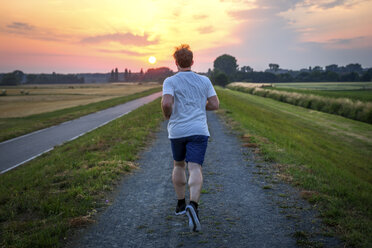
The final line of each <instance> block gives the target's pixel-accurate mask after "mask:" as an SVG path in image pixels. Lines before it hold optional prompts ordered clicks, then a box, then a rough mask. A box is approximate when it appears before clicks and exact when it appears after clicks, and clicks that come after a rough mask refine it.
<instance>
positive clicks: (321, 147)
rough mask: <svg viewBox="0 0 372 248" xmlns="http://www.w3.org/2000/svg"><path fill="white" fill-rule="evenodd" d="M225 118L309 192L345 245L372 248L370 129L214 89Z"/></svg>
mask: <svg viewBox="0 0 372 248" xmlns="http://www.w3.org/2000/svg"><path fill="white" fill-rule="evenodd" d="M216 89H217V93H218V96H219V98H220V101H221V105H220V106H221V108H222V109H224V110H225V111H224V112H225V114H224V115H226V116H227V117H228V119H231V120H232V121H233V123H235V124H233V126H234V127H235V128H236V129H237V130H239V131H240V132H241V133H242V134H244V136H245V137H248V136H251V137H252V138H253V139H254V140H255V142H257V143H258V145H259V149H260V152H261V154H262V156H263V158H264V159H265V160H267V161H273V162H276V165H277V166H278V167H279V168H281V171H282V172H281V173H282V175H280V176H282V178H284V179H287V180H290V181H291V182H292V183H293V184H294V185H296V186H298V187H300V188H302V189H304V190H306V191H308V192H312V193H311V194H306V196H307V197H306V199H307V200H308V201H309V202H310V203H312V204H314V205H316V206H317V207H318V209H319V211H320V214H321V216H322V218H323V220H324V222H325V223H326V224H328V225H329V226H332V227H333V228H332V229H333V230H334V232H335V234H337V235H338V236H340V237H342V239H343V240H344V241H345V242H346V244H347V245H348V246H351V247H353V246H356V247H371V246H372V236H371V235H370V234H371V233H372V221H371V220H372V211H371V206H372V185H371V182H372V173H371V172H372V152H371V151H372V125H370V124H367V123H363V122H358V121H354V120H351V119H347V118H343V117H341V116H337V115H330V114H326V113H322V112H318V111H313V110H309V109H305V108H300V107H296V106H293V105H290V104H286V103H282V102H278V101H275V100H272V99H269V98H263V97H259V96H254V95H250V94H246V93H241V92H237V91H231V90H229V89H221V88H218V87H216Z"/></svg>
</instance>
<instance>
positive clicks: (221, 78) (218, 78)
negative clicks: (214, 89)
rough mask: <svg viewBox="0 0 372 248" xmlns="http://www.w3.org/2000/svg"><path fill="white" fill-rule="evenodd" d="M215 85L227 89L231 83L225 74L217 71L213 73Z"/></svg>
mask: <svg viewBox="0 0 372 248" xmlns="http://www.w3.org/2000/svg"><path fill="white" fill-rule="evenodd" d="M212 81H213V82H214V84H216V85H219V86H222V87H225V86H226V85H227V84H228V83H229V79H228V78H227V75H226V74H225V73H224V72H221V71H216V72H215V73H213V80H212Z"/></svg>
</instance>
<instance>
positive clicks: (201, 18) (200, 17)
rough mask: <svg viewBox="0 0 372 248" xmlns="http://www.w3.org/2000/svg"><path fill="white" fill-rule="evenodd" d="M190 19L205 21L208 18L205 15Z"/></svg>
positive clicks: (194, 16)
mask: <svg viewBox="0 0 372 248" xmlns="http://www.w3.org/2000/svg"><path fill="white" fill-rule="evenodd" d="M192 17H193V18H194V19H195V20H203V19H206V18H207V17H208V16H207V15H193V16H192Z"/></svg>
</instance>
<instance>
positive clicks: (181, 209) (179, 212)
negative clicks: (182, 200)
mask: <svg viewBox="0 0 372 248" xmlns="http://www.w3.org/2000/svg"><path fill="white" fill-rule="evenodd" d="M185 213H186V204H182V205H179V204H177V207H176V211H175V214H176V215H182V214H185Z"/></svg>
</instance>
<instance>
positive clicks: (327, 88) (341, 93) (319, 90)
mask: <svg viewBox="0 0 372 248" xmlns="http://www.w3.org/2000/svg"><path fill="white" fill-rule="evenodd" d="M273 89H275V90H279V91H287V92H296V93H302V94H311V95H318V96H325V97H332V98H349V99H351V100H359V101H362V102H372V82H361V83H349V82H347V83H346V82H345V83H276V84H273Z"/></svg>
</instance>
